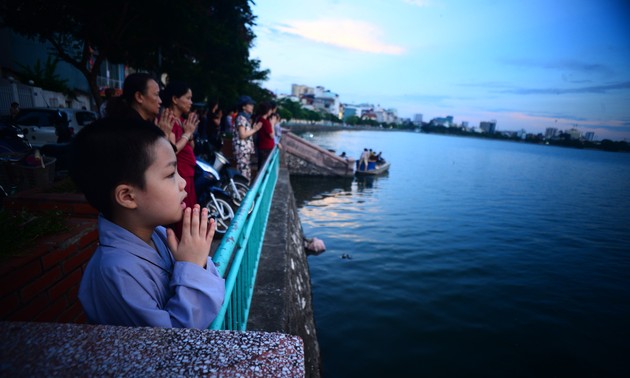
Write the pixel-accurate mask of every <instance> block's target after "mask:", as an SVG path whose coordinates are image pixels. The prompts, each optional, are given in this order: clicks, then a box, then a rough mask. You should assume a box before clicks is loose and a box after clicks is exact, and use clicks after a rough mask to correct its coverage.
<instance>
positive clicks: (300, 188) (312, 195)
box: [291, 175, 354, 208]
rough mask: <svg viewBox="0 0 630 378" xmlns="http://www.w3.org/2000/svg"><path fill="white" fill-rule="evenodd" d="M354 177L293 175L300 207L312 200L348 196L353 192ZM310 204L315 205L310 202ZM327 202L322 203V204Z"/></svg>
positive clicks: (297, 201)
mask: <svg viewBox="0 0 630 378" xmlns="http://www.w3.org/2000/svg"><path fill="white" fill-rule="evenodd" d="M353 179H354V178H353V177H324V176H298V175H291V186H292V187H293V192H294V194H295V202H296V205H297V207H298V208H301V207H303V206H304V205H305V204H307V203H308V202H310V201H324V202H325V200H326V198H334V197H337V196H348V195H350V193H351V192H352V180H353ZM309 205H314V204H313V203H309ZM322 205H325V203H322V204H320V206H322Z"/></svg>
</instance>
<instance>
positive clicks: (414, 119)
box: [413, 113, 422, 126]
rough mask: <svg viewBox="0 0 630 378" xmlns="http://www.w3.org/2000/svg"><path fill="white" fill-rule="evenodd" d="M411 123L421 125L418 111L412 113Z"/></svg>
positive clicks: (420, 115)
mask: <svg viewBox="0 0 630 378" xmlns="http://www.w3.org/2000/svg"><path fill="white" fill-rule="evenodd" d="M413 124H414V125H416V126H422V114H420V113H417V114H414V116H413Z"/></svg>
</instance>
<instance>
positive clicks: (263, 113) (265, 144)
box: [254, 102, 276, 171]
mask: <svg viewBox="0 0 630 378" xmlns="http://www.w3.org/2000/svg"><path fill="white" fill-rule="evenodd" d="M272 112H273V109H272V108H271V104H270V103H268V102H262V103H260V105H259V106H258V109H257V111H256V117H254V118H255V119H256V122H260V123H261V124H262V127H261V128H260V131H258V145H257V147H258V148H257V151H258V171H260V168H261V167H262V166H263V165H264V164H265V161H266V160H267V158H268V157H269V154H271V151H272V150H273V148H274V146H275V145H276V142H275V136H274V132H273V125H272V124H271V120H270V119H269V117H270V116H271V113H272Z"/></svg>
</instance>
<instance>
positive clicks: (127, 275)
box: [70, 118, 225, 329]
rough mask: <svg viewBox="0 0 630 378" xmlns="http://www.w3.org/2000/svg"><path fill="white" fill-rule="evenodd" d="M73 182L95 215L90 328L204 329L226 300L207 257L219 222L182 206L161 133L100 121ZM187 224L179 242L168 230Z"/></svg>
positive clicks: (88, 279)
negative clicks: (96, 242)
mask: <svg viewBox="0 0 630 378" xmlns="http://www.w3.org/2000/svg"><path fill="white" fill-rule="evenodd" d="M70 175H71V177H72V179H73V180H74V181H75V183H76V184H77V186H78V187H79V188H80V189H81V190H82V191H83V193H84V194H85V197H86V198H87V200H88V202H89V203H90V204H91V205H92V206H94V207H95V208H96V209H97V210H98V211H99V217H98V232H99V246H98V248H97V249H96V251H95V252H94V255H93V256H92V258H91V259H90V262H89V263H88V265H87V267H86V269H85V272H84V273H83V278H82V280H81V286H80V288H79V300H80V301H81V304H82V306H83V309H84V310H85V312H86V314H87V317H88V319H89V321H90V322H91V323H97V324H109V325H124V326H153V327H179V328H202V329H203V328H207V327H208V326H209V325H210V323H211V322H212V321H213V320H214V318H215V317H216V315H217V313H218V311H219V308H220V307H221V305H222V303H223V298H224V295H225V283H224V280H223V278H221V277H220V276H219V274H218V272H217V270H216V268H215V266H214V264H213V263H212V260H211V259H210V258H209V257H208V254H209V252H210V247H211V243H212V238H213V236H214V220H210V221H208V211H207V209H203V210H200V208H199V205H195V206H194V207H193V208H192V209H191V208H189V207H188V208H187V207H186V206H185V205H184V202H183V200H184V198H185V197H186V191H185V190H184V185H185V181H184V179H182V178H181V177H180V176H179V174H177V158H176V156H175V151H174V150H173V146H172V145H171V144H170V143H169V141H168V139H166V137H165V136H164V134H163V133H162V131H161V130H160V129H159V128H158V127H156V126H155V125H154V124H152V123H150V122H145V121H140V120H132V119H130V120H121V119H115V120H114V119H107V118H105V119H102V120H99V121H96V122H95V123H93V124H91V125H89V126H86V127H84V128H83V129H82V130H81V131H80V132H79V133H78V134H77V136H76V137H75V139H74V140H73V142H72V147H71V159H70ZM182 217H183V233H182V236H181V240H178V239H177V238H176V237H175V233H174V232H173V230H171V229H165V228H164V227H163V226H162V225H167V224H172V223H177V222H178V221H180V220H181V219H182Z"/></svg>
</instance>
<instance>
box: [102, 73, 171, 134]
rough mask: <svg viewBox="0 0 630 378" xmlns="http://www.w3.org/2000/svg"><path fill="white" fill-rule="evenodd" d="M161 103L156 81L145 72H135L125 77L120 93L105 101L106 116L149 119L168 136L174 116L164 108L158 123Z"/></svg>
mask: <svg viewBox="0 0 630 378" xmlns="http://www.w3.org/2000/svg"><path fill="white" fill-rule="evenodd" d="M161 104H162V99H161V98H160V86H159V85H158V83H157V81H156V80H155V79H154V78H153V77H152V76H151V75H149V74H147V73H142V72H136V73H132V74H131V75H129V76H127V77H126V78H125V81H124V83H123V91H122V94H121V95H120V96H118V97H112V98H110V99H109V101H107V105H106V107H105V109H106V117H110V118H118V119H121V118H127V119H129V118H133V119H143V120H145V121H151V122H154V123H155V125H156V126H158V127H159V128H160V129H162V131H163V132H164V134H166V135H167V136H168V134H170V132H171V128H172V127H173V120H174V117H173V114H172V112H171V110H170V109H164V111H163V112H162V115H161V116H160V118H159V123H158V122H157V120H158V118H157V117H158V114H160V105H161Z"/></svg>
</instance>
